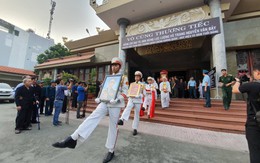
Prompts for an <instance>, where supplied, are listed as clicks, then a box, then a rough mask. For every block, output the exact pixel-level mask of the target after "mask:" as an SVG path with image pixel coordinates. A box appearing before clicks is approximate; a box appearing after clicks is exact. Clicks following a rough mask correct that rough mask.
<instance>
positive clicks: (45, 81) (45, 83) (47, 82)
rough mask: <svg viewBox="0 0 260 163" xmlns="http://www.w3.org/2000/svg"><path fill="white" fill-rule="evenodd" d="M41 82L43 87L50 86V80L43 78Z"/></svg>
mask: <svg viewBox="0 0 260 163" xmlns="http://www.w3.org/2000/svg"><path fill="white" fill-rule="evenodd" d="M43 82H44V85H45V86H49V85H51V78H44V79H43Z"/></svg>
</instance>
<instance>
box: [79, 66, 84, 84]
mask: <svg viewBox="0 0 260 163" xmlns="http://www.w3.org/2000/svg"><path fill="white" fill-rule="evenodd" d="M79 80H80V81H83V80H84V69H80V70H79Z"/></svg>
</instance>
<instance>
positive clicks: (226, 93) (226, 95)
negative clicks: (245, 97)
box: [219, 75, 235, 110]
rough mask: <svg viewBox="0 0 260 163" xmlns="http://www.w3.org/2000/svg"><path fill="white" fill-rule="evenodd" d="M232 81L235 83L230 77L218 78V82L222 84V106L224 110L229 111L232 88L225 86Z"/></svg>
mask: <svg viewBox="0 0 260 163" xmlns="http://www.w3.org/2000/svg"><path fill="white" fill-rule="evenodd" d="M233 81H235V78H234V77H233V76H232V75H227V76H220V77H219V82H221V83H223V86H222V94H223V104H224V108H225V110H228V109H229V107H230V103H231V99H232V87H231V85H229V86H226V84H229V83H231V82H233Z"/></svg>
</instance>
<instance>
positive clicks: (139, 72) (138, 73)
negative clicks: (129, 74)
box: [135, 71, 143, 78]
mask: <svg viewBox="0 0 260 163" xmlns="http://www.w3.org/2000/svg"><path fill="white" fill-rule="evenodd" d="M135 76H140V77H141V78H142V77H143V74H142V73H141V71H136V72H135Z"/></svg>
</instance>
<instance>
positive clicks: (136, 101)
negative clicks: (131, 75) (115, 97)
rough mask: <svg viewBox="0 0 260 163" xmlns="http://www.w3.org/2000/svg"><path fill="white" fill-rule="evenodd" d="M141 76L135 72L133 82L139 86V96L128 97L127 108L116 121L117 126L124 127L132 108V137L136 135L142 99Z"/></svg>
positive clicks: (138, 72)
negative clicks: (133, 111)
mask: <svg viewBox="0 0 260 163" xmlns="http://www.w3.org/2000/svg"><path fill="white" fill-rule="evenodd" d="M142 76H143V74H142V73H141V72H140V71H136V72H135V82H134V83H137V84H140V87H141V89H140V91H139V95H137V96H135V97H129V98H128V103H127V106H126V108H125V110H124V112H123V114H122V116H121V118H120V119H119V121H118V125H124V121H128V119H129V116H130V113H131V110H132V108H134V110H135V115H134V121H133V125H132V128H133V135H134V136H135V135H137V128H138V125H139V120H140V109H141V104H142V103H143V101H142V98H143V87H144V85H143V84H142V83H141V82H140V80H141V78H142ZM130 86H131V85H130Z"/></svg>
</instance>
